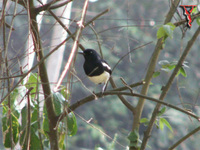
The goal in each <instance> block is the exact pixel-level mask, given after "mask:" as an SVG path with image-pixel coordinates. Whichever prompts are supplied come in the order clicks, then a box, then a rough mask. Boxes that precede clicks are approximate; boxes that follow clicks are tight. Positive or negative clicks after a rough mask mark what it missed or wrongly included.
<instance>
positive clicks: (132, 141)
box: [128, 130, 139, 147]
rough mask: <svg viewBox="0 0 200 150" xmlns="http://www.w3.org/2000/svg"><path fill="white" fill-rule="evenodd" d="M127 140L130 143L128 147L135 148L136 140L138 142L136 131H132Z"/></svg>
mask: <svg viewBox="0 0 200 150" xmlns="http://www.w3.org/2000/svg"><path fill="white" fill-rule="evenodd" d="M128 139H129V141H130V144H129V147H133V146H134V147H137V145H138V140H139V133H138V131H137V130H134V131H132V132H131V133H130V134H129V135H128Z"/></svg>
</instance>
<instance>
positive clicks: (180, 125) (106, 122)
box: [0, 0, 200, 150]
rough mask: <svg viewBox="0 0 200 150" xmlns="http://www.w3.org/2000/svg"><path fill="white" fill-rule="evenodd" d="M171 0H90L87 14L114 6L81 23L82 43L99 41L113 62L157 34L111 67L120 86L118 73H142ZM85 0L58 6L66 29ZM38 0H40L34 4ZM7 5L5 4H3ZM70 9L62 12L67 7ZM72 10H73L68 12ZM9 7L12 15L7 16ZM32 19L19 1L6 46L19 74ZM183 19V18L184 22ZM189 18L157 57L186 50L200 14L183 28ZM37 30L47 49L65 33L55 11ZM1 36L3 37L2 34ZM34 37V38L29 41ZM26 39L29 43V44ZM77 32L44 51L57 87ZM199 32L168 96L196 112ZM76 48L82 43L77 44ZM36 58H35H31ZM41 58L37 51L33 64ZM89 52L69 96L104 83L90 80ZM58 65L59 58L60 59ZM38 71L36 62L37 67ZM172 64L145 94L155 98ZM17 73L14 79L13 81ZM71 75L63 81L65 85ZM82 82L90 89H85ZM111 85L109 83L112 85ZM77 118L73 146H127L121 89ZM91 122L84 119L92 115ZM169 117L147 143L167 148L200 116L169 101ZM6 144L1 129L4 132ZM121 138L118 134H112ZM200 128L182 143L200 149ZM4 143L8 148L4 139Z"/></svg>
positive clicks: (135, 78) (127, 76)
mask: <svg viewBox="0 0 200 150" xmlns="http://www.w3.org/2000/svg"><path fill="white" fill-rule="evenodd" d="M170 2H171V1H170V0H152V1H146V0H112V1H111V0H90V2H89V6H88V10H87V15H86V22H87V21H89V20H90V19H92V18H93V17H95V16H96V15H97V14H99V13H100V12H102V11H104V10H105V9H108V8H109V9H110V11H109V12H108V13H106V14H105V15H103V16H102V17H100V18H98V19H97V20H95V21H94V22H93V24H92V25H90V26H87V27H85V28H84V29H83V32H82V35H81V40H80V43H81V44H82V45H83V46H84V47H85V48H92V49H95V50H96V51H98V52H99V53H100V49H99V44H100V47H101V49H102V53H103V58H104V59H105V60H106V61H107V62H108V63H109V65H110V66H111V67H114V66H115V64H116V63H117V62H118V61H119V59H120V58H121V57H123V56H124V55H125V54H127V53H128V52H129V51H131V50H133V49H134V48H137V47H138V46H141V45H143V44H145V43H148V42H151V41H153V43H151V44H149V45H147V46H144V47H143V48H140V49H137V50H134V51H133V52H132V53H130V54H129V55H127V56H126V57H125V58H124V59H122V61H120V63H119V64H118V65H117V67H116V68H115V70H114V71H113V73H112V76H113V79H114V81H115V82H116V84H117V86H119V87H120V86H123V84H122V83H121V80H120V79H119V78H120V77H123V79H124V80H125V81H126V82H127V83H129V84H131V83H135V82H139V81H141V80H143V79H144V77H145V74H146V71H147V67H148V64H149V60H150V58H151V55H152V53H153V50H154V48H155V44H156V41H157V37H156V33H157V30H158V28H159V27H160V26H161V25H162V24H163V21H164V19H165V16H166V14H167V12H168V10H169V6H170ZM198 3H199V1H193V2H192V3H191V1H182V2H181V4H198ZM9 4H10V5H9V6H10V8H9V9H8V11H7V12H6V13H7V17H6V21H7V23H10V22H11V18H12V15H10V14H12V13H13V9H12V8H13V7H14V3H13V2H11V1H9ZM83 4H84V1H78V0H74V1H73V3H71V4H70V7H69V8H65V7H63V9H59V10H54V12H55V13H56V14H57V15H58V17H59V18H60V19H61V20H62V21H63V22H64V23H65V24H66V26H67V25H68V26H69V30H70V31H71V32H72V33H73V32H74V31H76V29H77V21H79V20H80V17H81V12H82V8H83ZM36 5H37V4H36ZM1 7H2V5H1ZM67 12H68V14H66V16H65V15H63V16H62V17H60V16H61V15H62V14H63V13H67ZM69 12H70V13H69ZM9 15H10V16H9ZM181 18H182V19H184V18H185V17H184V16H183V12H182V9H181V8H178V10H177V13H176V16H175V17H174V18H173V20H172V23H175V22H177V21H178V20H180V19H181ZM27 22H28V20H27V12H26V11H25V10H24V9H23V8H22V7H20V6H19V7H18V8H17V15H16V18H15V22H14V26H13V27H14V31H12V34H11V39H10V43H9V47H8V52H9V54H8V57H9V69H10V70H11V71H12V73H13V75H17V74H19V71H20V67H22V68H23V67H24V68H25V66H26V65H28V64H27V50H28V46H27V45H28V44H27V43H28V37H29V32H28V28H29V27H28V23H27ZM184 26H185V25H184ZM184 26H180V27H177V28H176V29H175V30H174V34H173V39H170V38H168V39H167V41H166V43H165V47H164V49H163V50H162V52H161V55H160V58H159V61H162V60H167V61H169V62H171V61H177V60H178V59H179V57H180V55H181V53H182V51H183V50H184V48H185V46H186V44H187V42H188V40H189V39H190V38H191V37H192V35H193V34H194V32H195V30H196V29H197V27H198V24H197V23H196V21H194V22H193V23H192V28H191V29H186V28H185V27H184ZM40 36H41V39H42V46H43V50H44V53H45V54H47V53H48V52H49V51H50V50H52V49H53V48H54V47H55V46H56V45H58V44H59V43H60V42H61V41H62V40H61V39H62V38H63V37H64V39H65V37H66V36H67V35H66V31H64V30H62V27H60V25H59V24H58V23H56V21H55V19H54V18H53V17H52V16H51V15H50V14H49V13H47V12H45V14H44V16H43V17H42V19H41V22H40ZM1 38H2V37H1ZM0 45H3V40H2V39H1V40H0ZM30 45H31V44H30ZM30 45H29V46H30ZM72 46H73V40H70V41H68V42H67V43H66V45H65V46H64V47H63V49H62V50H59V51H60V52H59V51H58V52H57V53H55V54H53V55H52V56H51V57H50V58H49V59H47V61H46V63H47V70H48V74H49V76H50V77H49V78H50V82H51V84H52V88H53V87H54V85H55V84H56V82H57V80H58V78H59V76H60V73H61V72H62V70H63V69H64V65H65V64H66V62H67V60H68V56H69V54H70V51H71V48H72ZM199 48H200V38H198V39H197V41H196V42H195V44H194V45H193V47H192V50H191V52H190V53H189V55H188V56H187V59H186V61H187V65H188V66H189V68H185V69H186V73H187V77H183V76H178V77H177V78H176V80H175V82H174V83H173V86H172V87H171V89H170V91H169V93H168V95H167V97H166V98H165V101H166V102H168V103H171V104H174V105H176V106H180V107H185V108H186V109H190V110H192V111H193V112H194V113H195V114H197V115H200V109H199V105H200V97H199V94H200V69H199V68H200V61H199V60H200V49H199ZM79 51H81V50H80V49H79ZM34 59H35V58H34ZM36 62H37V60H36V59H35V61H34V64H35V63H36ZM83 62H84V59H83V57H82V56H81V55H77V56H76V62H75V67H74V70H75V71H74V72H75V73H76V75H77V77H78V78H79V79H80V80H81V81H82V83H81V82H80V81H79V79H77V78H76V77H73V86H72V93H71V97H70V99H69V100H70V101H71V103H75V102H77V101H78V100H80V99H82V98H84V97H86V96H88V95H91V91H100V90H101V86H99V85H95V84H93V83H92V82H90V81H89V80H88V79H87V77H86V75H85V73H84V71H83V67H82V66H83ZM57 65H58V66H57ZM160 69H161V66H160V65H159V64H157V67H156V70H157V71H161V70H160ZM34 72H37V70H34ZM170 75H171V72H168V73H167V72H165V71H161V74H160V76H158V77H156V78H154V79H153V80H152V85H151V86H150V88H149V92H148V96H152V97H154V98H158V97H159V94H160V93H161V88H162V86H163V85H165V84H166V82H167V81H168V79H169V76H170ZM16 81H17V79H15V82H16ZM66 82H67V78H66V80H64V81H63V83H62V84H63V85H64V86H65V85H66ZM83 84H84V85H85V86H86V87H87V88H88V89H89V90H90V91H89V90H88V89H86V88H85V87H84V86H83ZM109 89H111V86H110V84H108V87H107V90H109ZM140 90H141V87H137V88H134V91H135V92H138V93H139V92H140ZM127 99H128V100H129V102H130V103H132V104H133V105H135V104H136V102H137V100H138V99H137V98H133V97H127ZM155 104H156V103H154V102H151V101H146V103H145V106H144V111H143V113H142V117H144V118H150V117H151V113H152V110H153V109H154V107H155ZM75 114H76V115H77V116H76V117H77V122H78V132H77V134H76V135H75V136H72V137H68V138H67V147H68V149H69V150H90V149H91V150H92V149H95V148H96V149H97V148H99V149H100V147H101V148H102V149H108V150H109V149H111V148H109V147H114V149H115V150H122V149H124V147H122V146H121V145H124V146H128V144H129V141H128V139H127V136H128V134H129V132H130V131H131V128H132V122H133V116H132V113H131V112H129V110H128V109H127V108H126V107H125V106H124V105H123V104H122V103H121V101H120V100H119V99H118V97H117V96H106V97H103V98H100V99H97V100H95V101H92V102H90V103H87V104H85V105H83V106H81V107H79V108H78V109H77V110H75ZM90 119H91V121H90V123H91V125H92V126H91V125H90V124H88V123H86V122H85V120H90ZM165 119H167V120H168V121H169V123H170V124H171V126H172V128H173V132H171V131H170V130H169V129H168V128H167V127H165V128H164V130H162V131H161V130H160V129H158V128H156V126H155V127H154V129H153V132H152V134H151V138H150V140H149V143H148V147H147V149H153V150H155V149H156V150H165V149H168V147H169V145H172V144H173V143H174V142H176V141H177V140H178V139H180V138H181V137H183V136H184V135H186V134H187V133H188V132H190V131H191V130H193V129H194V128H195V127H197V126H199V122H197V121H195V120H192V119H191V118H190V117H189V116H186V115H185V114H182V113H180V112H178V111H175V110H173V109H170V108H167V112H166V114H165ZM93 126H95V127H96V128H98V129H100V130H101V131H102V132H104V133H106V134H107V135H108V136H110V137H111V138H112V139H109V138H108V137H106V136H105V135H104V134H103V133H102V132H101V131H100V130H97V129H96V128H95V127H93ZM145 129H146V126H144V125H142V126H141V128H140V139H142V138H143V133H144V131H145ZM0 139H1V144H0V145H3V144H2V136H0ZM114 139H116V140H117V141H118V142H119V143H120V144H121V145H120V144H118V143H117V142H113V143H112V141H113V140H114ZM199 139H200V134H199V133H197V134H195V135H194V136H192V137H190V138H189V139H188V140H186V141H185V142H184V143H182V144H181V145H180V146H179V147H178V148H177V150H188V149H193V150H198V149H199V147H200V143H199ZM0 149H3V147H2V148H1V147H0Z"/></svg>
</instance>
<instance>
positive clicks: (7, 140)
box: [2, 106, 20, 148]
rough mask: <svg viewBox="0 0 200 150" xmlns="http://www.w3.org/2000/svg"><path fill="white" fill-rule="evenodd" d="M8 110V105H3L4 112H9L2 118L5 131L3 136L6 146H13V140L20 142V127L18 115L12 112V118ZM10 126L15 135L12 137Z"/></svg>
mask: <svg viewBox="0 0 200 150" xmlns="http://www.w3.org/2000/svg"><path fill="white" fill-rule="evenodd" d="M8 110H9V109H8V108H7V107H6V106H3V112H7V114H6V115H4V117H3V118H2V129H3V130H2V131H3V137H4V141H3V142H4V143H3V144H4V146H5V147H6V148H10V147H11V142H13V143H14V144H16V143H17V142H18V137H19V129H20V124H19V122H18V118H17V117H16V115H14V114H13V113H11V114H10V117H11V119H9V116H8V114H9V113H8ZM10 124H12V127H11V126H10ZM10 128H11V132H12V136H13V137H12V138H11V137H10V135H11V133H10ZM11 139H12V140H11Z"/></svg>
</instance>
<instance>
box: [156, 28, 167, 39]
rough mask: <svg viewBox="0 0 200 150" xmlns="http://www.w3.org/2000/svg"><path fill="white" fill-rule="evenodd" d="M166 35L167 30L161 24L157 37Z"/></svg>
mask: <svg viewBox="0 0 200 150" xmlns="http://www.w3.org/2000/svg"><path fill="white" fill-rule="evenodd" d="M165 36H166V34H165V30H164V28H163V26H161V27H160V28H159V29H158V31H157V39H160V38H162V37H165Z"/></svg>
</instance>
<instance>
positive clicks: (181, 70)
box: [179, 67, 187, 77]
mask: <svg viewBox="0 0 200 150" xmlns="http://www.w3.org/2000/svg"><path fill="white" fill-rule="evenodd" d="M179 71H180V73H181V74H182V76H184V77H187V73H186V71H185V69H184V68H183V67H181V68H180V70H179Z"/></svg>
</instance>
